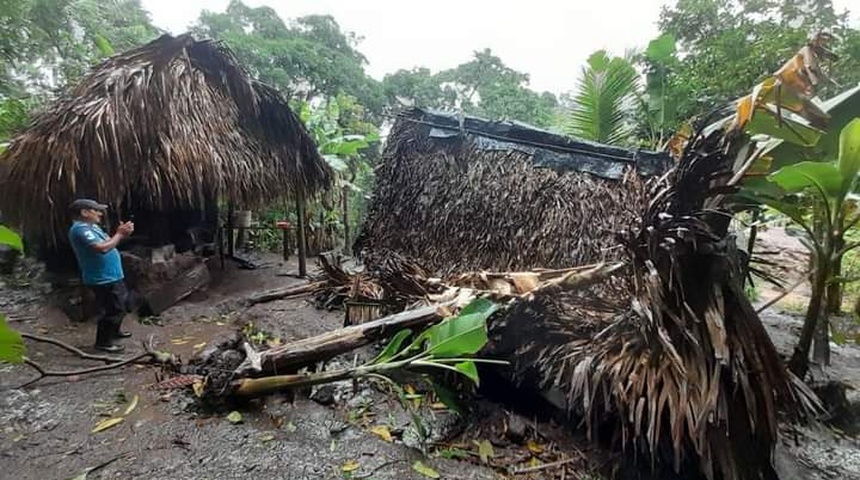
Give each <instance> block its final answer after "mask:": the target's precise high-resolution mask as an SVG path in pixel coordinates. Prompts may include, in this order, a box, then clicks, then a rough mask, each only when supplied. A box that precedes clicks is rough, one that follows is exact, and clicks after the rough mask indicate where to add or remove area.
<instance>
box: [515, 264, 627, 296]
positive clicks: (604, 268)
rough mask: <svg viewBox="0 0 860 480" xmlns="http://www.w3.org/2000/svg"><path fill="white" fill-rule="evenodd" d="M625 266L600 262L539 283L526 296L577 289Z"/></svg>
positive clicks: (607, 276) (606, 276) (608, 275)
mask: <svg viewBox="0 0 860 480" xmlns="http://www.w3.org/2000/svg"><path fill="white" fill-rule="evenodd" d="M622 267H624V263H620V262H619V263H612V264H609V265H606V264H604V263H600V264H597V265H595V266H594V267H593V268H590V269H588V270H585V271H579V270H574V271H571V272H570V273H567V274H565V275H564V276H562V277H559V278H556V279H553V280H549V281H548V282H546V283H544V284H542V285H539V286H538V287H537V288H535V289H534V290H532V291H530V292H528V293H527V294H526V295H524V297H526V298H530V297H531V296H534V295H537V294H539V293H540V294H546V293H558V292H562V291H568V290H575V289H578V288H582V287H586V286H588V285H592V284H594V283H597V282H599V281H601V280H603V279H605V278H609V277H610V276H612V275H613V274H614V273H615V272H617V271H618V270H620V269H621V268H622Z"/></svg>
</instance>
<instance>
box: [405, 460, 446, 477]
mask: <svg viewBox="0 0 860 480" xmlns="http://www.w3.org/2000/svg"><path fill="white" fill-rule="evenodd" d="M412 470H415V471H416V472H418V473H420V474H421V475H424V476H425V477H427V478H441V476H440V475H439V472H437V471H436V470H433V469H432V468H430V467H428V466H427V465H424V464H423V463H421V460H416V461H415V463H413V464H412Z"/></svg>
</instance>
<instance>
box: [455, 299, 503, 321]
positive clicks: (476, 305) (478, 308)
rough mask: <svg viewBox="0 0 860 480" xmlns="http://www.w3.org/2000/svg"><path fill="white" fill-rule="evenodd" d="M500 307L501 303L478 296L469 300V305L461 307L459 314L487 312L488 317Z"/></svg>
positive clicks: (459, 315)
mask: <svg viewBox="0 0 860 480" xmlns="http://www.w3.org/2000/svg"><path fill="white" fill-rule="evenodd" d="M498 309H499V305H498V304H497V303H495V302H493V301H492V300H488V299H486V298H476V299H474V300H472V301H471V302H469V304H468V305H466V306H465V307H463V308H461V309H460V313H459V314H458V315H457V316H458V317H462V316H464V315H474V314H485V315H486V317H487V318H490V315H492V314H494V313H496V311H497V310H498Z"/></svg>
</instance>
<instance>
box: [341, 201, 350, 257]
mask: <svg viewBox="0 0 860 480" xmlns="http://www.w3.org/2000/svg"><path fill="white" fill-rule="evenodd" d="M341 195H343V253H344V254H348V253H349V251H350V248H349V188H348V187H343V191H341Z"/></svg>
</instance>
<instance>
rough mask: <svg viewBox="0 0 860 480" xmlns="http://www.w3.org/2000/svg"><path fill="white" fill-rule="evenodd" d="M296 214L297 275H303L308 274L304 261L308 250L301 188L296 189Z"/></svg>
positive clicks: (303, 199)
mask: <svg viewBox="0 0 860 480" xmlns="http://www.w3.org/2000/svg"><path fill="white" fill-rule="evenodd" d="M296 215H297V216H298V222H297V225H296V226H297V227H298V229H299V231H298V232H296V233H298V239H297V240H298V242H299V245H298V246H299V276H300V277H304V276H306V275H307V274H308V267H307V264H306V263H305V261H306V258H305V257H306V255H307V250H308V242H307V237H306V236H305V235H306V230H307V229H306V228H305V192H303V191H302V190H301V189H296Z"/></svg>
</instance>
